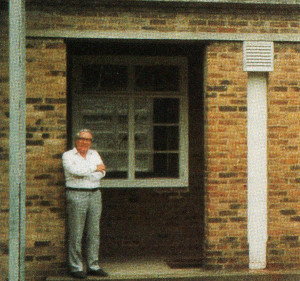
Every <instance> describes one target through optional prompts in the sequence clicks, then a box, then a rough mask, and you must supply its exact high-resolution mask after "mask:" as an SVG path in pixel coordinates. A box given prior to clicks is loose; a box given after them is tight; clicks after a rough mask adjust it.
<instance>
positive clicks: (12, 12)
mask: <svg viewBox="0 0 300 281" xmlns="http://www.w3.org/2000/svg"><path fill="white" fill-rule="evenodd" d="M25 88H26V73H25V0H10V1H9V266H8V280H9V281H23V280H25V188H26V186H25V185H26V167H25V163H26V162H25V154H26V89H25Z"/></svg>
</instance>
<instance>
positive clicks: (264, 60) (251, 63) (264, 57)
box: [244, 41, 274, 72]
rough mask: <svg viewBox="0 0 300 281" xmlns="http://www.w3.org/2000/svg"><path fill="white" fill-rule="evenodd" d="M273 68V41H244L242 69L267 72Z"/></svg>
mask: <svg viewBox="0 0 300 281" xmlns="http://www.w3.org/2000/svg"><path fill="white" fill-rule="evenodd" d="M273 69H274V43H273V42H268V41H245V42H244V71H249V72H269V71H273Z"/></svg>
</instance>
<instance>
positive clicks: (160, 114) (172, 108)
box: [153, 99, 179, 124]
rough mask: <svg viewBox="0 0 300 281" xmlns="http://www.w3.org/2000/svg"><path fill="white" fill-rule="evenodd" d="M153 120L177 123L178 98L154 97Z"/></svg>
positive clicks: (155, 121)
mask: <svg viewBox="0 0 300 281" xmlns="http://www.w3.org/2000/svg"><path fill="white" fill-rule="evenodd" d="M153 122H154V123H169V124H172V123H173V124H174V123H175V124H178V122H179V100H178V99H154V102H153Z"/></svg>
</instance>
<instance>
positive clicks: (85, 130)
mask: <svg viewBox="0 0 300 281" xmlns="http://www.w3.org/2000/svg"><path fill="white" fill-rule="evenodd" d="M83 132H87V133H90V134H91V135H92V136H93V133H92V132H91V130H89V129H81V130H79V131H78V132H77V134H76V135H75V138H76V139H78V138H79V135H80V134H81V133H83Z"/></svg>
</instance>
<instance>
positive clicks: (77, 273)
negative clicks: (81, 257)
mask: <svg viewBox="0 0 300 281" xmlns="http://www.w3.org/2000/svg"><path fill="white" fill-rule="evenodd" d="M71 276H72V277H74V278H77V279H85V278H86V275H85V273H84V272H83V271H75V272H71Z"/></svg>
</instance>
